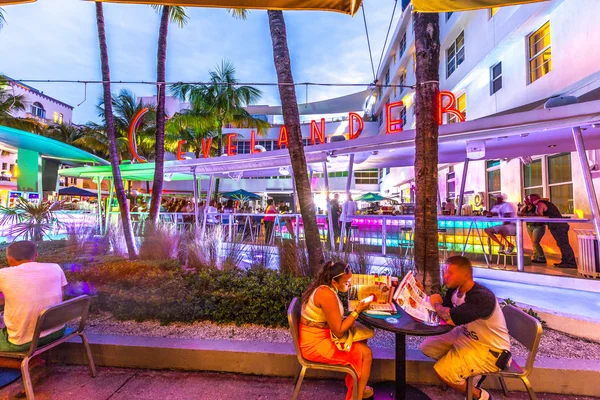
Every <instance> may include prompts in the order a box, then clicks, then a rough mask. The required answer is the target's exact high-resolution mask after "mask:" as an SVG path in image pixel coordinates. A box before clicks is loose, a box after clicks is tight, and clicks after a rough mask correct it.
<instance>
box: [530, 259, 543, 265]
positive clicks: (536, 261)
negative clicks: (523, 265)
mask: <svg viewBox="0 0 600 400" xmlns="http://www.w3.org/2000/svg"><path fill="white" fill-rule="evenodd" d="M531 263H532V264H547V261H546V260H536V259H533V260H531Z"/></svg>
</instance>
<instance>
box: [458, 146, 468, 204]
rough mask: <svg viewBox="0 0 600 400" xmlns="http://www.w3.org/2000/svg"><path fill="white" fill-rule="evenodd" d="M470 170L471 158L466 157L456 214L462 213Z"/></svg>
mask: <svg viewBox="0 0 600 400" xmlns="http://www.w3.org/2000/svg"><path fill="white" fill-rule="evenodd" d="M468 170H469V158H468V157H467V158H465V165H464V168H463V173H462V179H461V180H460V195H459V196H458V210H456V215H462V206H463V201H464V197H465V185H466V183H467V171H468Z"/></svg>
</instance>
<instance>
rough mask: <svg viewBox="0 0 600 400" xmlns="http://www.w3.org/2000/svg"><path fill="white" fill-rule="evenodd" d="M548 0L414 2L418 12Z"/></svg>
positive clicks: (432, 0) (457, 9) (437, 0)
mask: <svg viewBox="0 0 600 400" xmlns="http://www.w3.org/2000/svg"><path fill="white" fill-rule="evenodd" d="M540 1H546V0H458V1H457V0H412V3H413V7H414V10H415V11H418V12H448V11H467V10H477V9H481V8H491V7H504V6H515V5H517V4H526V3H536V2H540Z"/></svg>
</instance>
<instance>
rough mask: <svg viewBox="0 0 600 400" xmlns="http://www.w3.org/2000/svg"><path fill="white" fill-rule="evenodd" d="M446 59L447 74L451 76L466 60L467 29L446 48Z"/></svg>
mask: <svg viewBox="0 0 600 400" xmlns="http://www.w3.org/2000/svg"><path fill="white" fill-rule="evenodd" d="M446 60H447V64H446V76H450V75H452V73H453V72H454V71H456V68H458V66H459V65H460V64H462V63H463V61H465V31H462V32H461V33H460V35H458V37H457V38H456V40H455V41H454V43H452V44H451V45H450V47H448V50H446Z"/></svg>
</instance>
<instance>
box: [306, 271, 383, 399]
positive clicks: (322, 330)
mask: <svg viewBox="0 0 600 400" xmlns="http://www.w3.org/2000/svg"><path fill="white" fill-rule="evenodd" d="M351 279H352V272H351V271H350V267H349V266H348V265H347V264H344V263H341V262H337V263H335V264H334V263H333V262H331V261H330V262H328V263H327V264H325V265H324V266H323V270H322V271H321V273H320V274H319V276H318V277H317V278H316V279H315V280H314V281H313V282H312V283H311V284H310V286H309V287H308V289H307V290H306V292H304V293H303V294H302V314H301V317H300V332H299V343H300V351H301V353H302V356H303V357H304V358H306V359H307V360H310V361H315V362H320V363H326V364H338V365H350V366H352V368H353V369H354V371H356V374H357V376H358V398H359V399H367V398H369V397H371V396H372V395H373V389H372V388H370V387H369V386H367V381H368V380H369V374H370V373H371V363H372V360H373V356H372V353H371V349H370V348H369V347H368V346H367V344H366V343H365V342H356V341H355V342H353V343H352V346H351V348H350V351H342V350H340V349H339V348H338V347H337V346H336V344H335V343H334V342H333V341H332V339H331V333H333V334H334V335H335V336H336V337H338V338H340V337H342V336H344V334H345V333H346V332H348V331H349V330H350V328H351V327H352V325H353V324H354V323H355V322H356V320H357V318H358V315H359V314H360V313H361V312H363V311H365V310H366V309H367V308H368V307H369V303H358V306H357V307H356V309H355V310H353V311H352V312H351V313H350V315H349V316H348V317H347V318H346V319H343V316H344V306H343V305H342V302H341V301H340V299H339V297H338V295H337V293H338V292H342V293H345V292H347V291H348V289H349V288H350V282H351ZM346 386H347V387H348V392H347V394H346V399H347V400H349V399H351V398H352V378H351V377H350V375H348V376H347V377H346Z"/></svg>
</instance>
